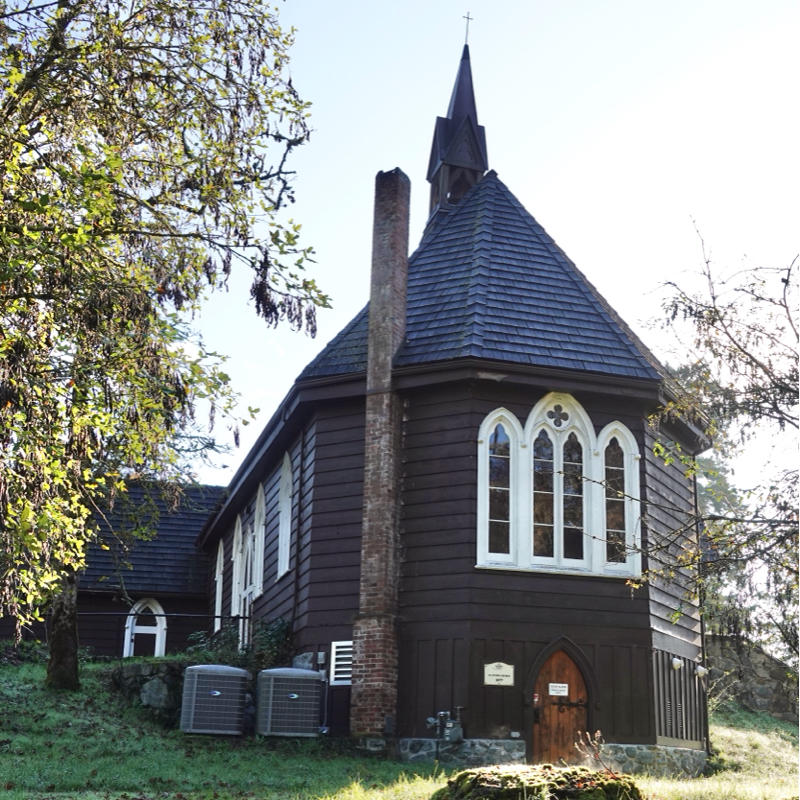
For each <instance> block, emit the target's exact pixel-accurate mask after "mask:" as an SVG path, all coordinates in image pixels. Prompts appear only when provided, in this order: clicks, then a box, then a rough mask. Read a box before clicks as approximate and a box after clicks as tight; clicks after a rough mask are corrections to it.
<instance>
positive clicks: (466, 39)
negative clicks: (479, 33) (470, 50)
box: [462, 11, 475, 44]
mask: <svg viewBox="0 0 800 800" xmlns="http://www.w3.org/2000/svg"><path fill="white" fill-rule="evenodd" d="M462 19H465V20H466V21H467V32H466V34H465V36H464V44H469V23H470V22H471V21H472V20H473V19H475V17H471V16H470V15H469V11H467V13H466V15H465V16H463V17H462Z"/></svg>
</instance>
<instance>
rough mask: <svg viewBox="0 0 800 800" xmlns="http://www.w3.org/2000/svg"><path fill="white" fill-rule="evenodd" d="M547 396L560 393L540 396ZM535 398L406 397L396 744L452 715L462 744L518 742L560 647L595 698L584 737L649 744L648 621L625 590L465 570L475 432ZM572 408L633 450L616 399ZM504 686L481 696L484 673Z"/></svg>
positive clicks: (625, 411) (471, 556)
mask: <svg viewBox="0 0 800 800" xmlns="http://www.w3.org/2000/svg"><path fill="white" fill-rule="evenodd" d="M552 388H553V389H554V390H555V389H557V388H558V387H552ZM543 394H544V392H541V393H535V392H531V391H530V390H522V389H513V388H504V387H498V386H497V385H485V384H478V385H477V386H475V387H468V386H466V385H461V386H453V387H449V388H441V389H439V390H437V391H436V392H432V391H427V392H426V393H424V394H423V393H416V394H414V393H410V394H409V395H408V396H407V398H406V408H405V424H404V430H403V433H404V441H405V447H404V460H405V463H404V470H403V509H402V529H401V535H402V542H403V560H402V575H401V594H400V620H401V621H400V641H401V647H400V661H401V663H400V675H401V677H400V691H401V700H400V703H399V710H398V732H399V734H400V735H401V736H426V735H429V734H428V732H427V729H426V727H425V719H426V717H429V716H433V715H435V713H436V712H437V711H442V710H448V711H455V707H456V706H464V712H463V718H464V721H465V729H466V734H467V735H468V736H471V737H482V736H488V737H496V736H508V735H510V734H511V733H512V732H518V733H519V734H520V735H521V736H522V737H523V738H526V739H528V738H529V728H530V725H531V706H530V704H531V699H532V698H531V697H528V696H527V694H528V693H529V692H531V691H532V686H533V682H534V681H535V677H536V676H535V674H533V670H534V669H536V668H537V666H536V665H537V664H538V661H539V660H540V658H541V656H542V654H543V653H545V651H546V650H547V648H548V647H549V646H552V643H553V642H555V641H557V640H559V639H560V638H561V637H566V638H567V639H568V640H569V642H570V645H571V646H574V648H575V650H576V652H577V653H578V654H579V656H580V660H581V664H582V670H583V671H585V672H586V673H588V674H586V675H585V676H584V677H585V678H586V679H587V684H589V685H590V686H591V687H592V689H591V691H592V692H593V697H592V698H591V701H592V702H591V708H590V724H591V725H592V726H593V727H600V728H601V729H602V731H603V734H604V735H605V736H606V738H607V739H608V740H609V741H625V742H631V743H636V742H653V741H655V736H656V731H655V720H654V712H653V706H652V688H653V676H652V669H651V653H652V649H651V648H652V641H651V635H650V625H649V622H650V614H649V611H650V608H649V603H648V599H647V593H646V590H638V591H637V590H633V589H632V588H631V587H629V586H628V585H626V582H625V580H624V579H612V578H605V577H597V576H575V575H560V574H547V573H537V572H523V571H514V570H504V569H479V568H476V566H475V563H476V531H477V519H476V504H477V433H478V429H479V427H480V424H481V422H482V420H483V419H484V417H485V416H486V415H487V414H488V413H489V412H490V411H492V410H493V409H496V408H498V407H500V406H503V407H505V408H507V409H508V410H509V411H511V412H513V413H514V414H516V415H517V417H518V419H519V420H520V423H521V424H522V425H524V423H525V420H526V419H527V416H528V414H529V412H530V410H531V409H532V408H533V406H534V405H535V403H536V402H537V401H538V400H539V399H540V397H541V396H542V395H543ZM576 399H577V400H578V401H579V402H581V404H582V405H583V406H584V408H585V409H586V411H587V413H588V414H589V416H590V417H591V418H592V421H593V423H594V425H595V427H596V430H598V431H599V430H600V429H601V428H602V427H603V426H604V425H606V424H607V423H608V422H610V421H612V420H615V419H616V420H620V421H621V422H623V423H624V424H625V425H626V426H627V427H628V428H629V429H630V430H631V431H632V433H633V434H634V436H636V437H637V439H638V441H639V442H640V444H643V437H644V434H643V423H642V420H643V411H642V409H641V408H638V407H637V406H636V405H635V403H634V402H633V401H628V400H625V399H624V398H621V397H616V398H608V397H605V398H604V397H598V396H593V395H588V394H587V395H585V396H580V395H576ZM494 661H504V662H506V663H510V664H513V665H514V667H515V685H514V686H513V687H496V686H484V685H483V665H484V664H486V663H491V662H494Z"/></svg>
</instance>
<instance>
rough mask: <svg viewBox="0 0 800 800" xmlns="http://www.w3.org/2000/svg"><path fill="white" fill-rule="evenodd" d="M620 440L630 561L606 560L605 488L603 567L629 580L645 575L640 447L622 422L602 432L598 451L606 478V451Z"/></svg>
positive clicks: (628, 558)
mask: <svg viewBox="0 0 800 800" xmlns="http://www.w3.org/2000/svg"><path fill="white" fill-rule="evenodd" d="M614 438H616V440H617V441H618V442H619V445H620V447H621V448H622V455H623V465H624V467H625V490H624V491H625V550H626V552H627V558H626V559H625V561H624V562H619V563H613V562H609V561H606V560H605V558H606V554H605V544H606V542H605V530H606V519H605V491H604V486H601V489H603V497H602V502H601V503H600V504H599V505H600V508H599V512H600V517H601V518H600V520H599V525H600V527H599V528H598V530H601V531H602V532H603V535H602V536H601V537H600V539H601V541H600V542H598V545H599V550H600V554H599V558H600V559H601V561H600V562H599V563H602V564H603V571H604V572H606V573H619V574H620V575H624V576H625V577H629V576H631V575H635V576H638V575H641V574H642V517H641V503H640V496H639V466H640V464H641V460H642V457H641V454H640V453H639V445H638V444H637V443H636V439H635V438H634V436H633V434H632V433H631V432H630V431H629V430H628V429H627V428H626V427H625V426H624V425H623V424H622V423H621V422H618V421H616V420H615V421H614V422H610V423H609V424H608V425H606V426H605V428H603V430H602V431H600V434H599V435H598V437H597V450H598V453H599V456H600V474H601V478H602V479H605V452H606V447H607V446H608V444H609V442H610V441H611V440H612V439H614Z"/></svg>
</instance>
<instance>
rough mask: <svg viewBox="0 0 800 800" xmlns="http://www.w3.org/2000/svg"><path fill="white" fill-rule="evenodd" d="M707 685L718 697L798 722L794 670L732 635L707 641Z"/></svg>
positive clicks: (753, 709)
mask: <svg viewBox="0 0 800 800" xmlns="http://www.w3.org/2000/svg"><path fill="white" fill-rule="evenodd" d="M706 655H707V659H708V665H709V674H708V680H709V688H710V691H711V693H712V695H713V696H714V697H716V698H718V699H720V700H725V699H732V700H736V702H737V703H740V704H741V705H743V706H744V707H745V708H749V709H750V710H751V711H766V712H767V713H768V714H772V716H774V717H777V718H778V719H783V720H787V721H789V722H795V721H797V673H796V672H794V671H793V670H792V669H791V668H790V667H788V666H787V665H786V664H784V663H783V662H781V661H778V659H776V658H773V657H772V656H771V655H769V654H768V653H765V652H764V651H763V650H762V649H761V648H760V647H758V646H757V645H753V644H751V643H750V642H747V641H744V640H742V639H736V638H735V637H733V636H709V637H707V640H706Z"/></svg>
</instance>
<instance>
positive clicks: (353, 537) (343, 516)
mask: <svg viewBox="0 0 800 800" xmlns="http://www.w3.org/2000/svg"><path fill="white" fill-rule="evenodd" d="M314 426H315V430H316V437H315V443H314V445H315V446H314V475H313V487H311V488H312V489H313V491H311V492H310V495H309V497H308V501H309V503H310V505H309V506H308V508H307V512H306V514H307V516H306V523H305V524H306V525H307V528H308V536H307V547H306V549H305V551H304V561H303V563H302V565H301V575H302V576H303V578H302V580H303V582H304V587H305V591H304V593H303V599H302V602H301V604H300V607H299V609H298V616H297V625H296V631H297V637H296V644H297V647H298V649H301V650H312V649H314V648H318V649H320V650H327V649H328V647H329V645H330V642H332V641H342V640H350V639H352V623H353V617H354V615H355V614H356V613H357V611H358V589H359V578H360V567H359V564H360V559H361V513H362V505H363V498H362V485H363V480H364V403H363V400H355V401H343V402H337V403H331V404H330V405H327V406H325V407H324V408H320V409H319V410H318V411H317V413H316V414H315V416H314ZM312 532H313V536H312Z"/></svg>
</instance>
